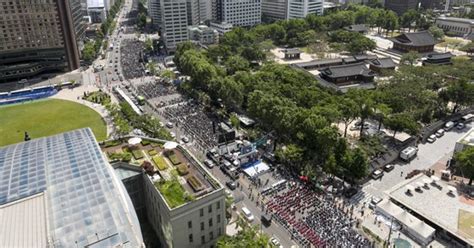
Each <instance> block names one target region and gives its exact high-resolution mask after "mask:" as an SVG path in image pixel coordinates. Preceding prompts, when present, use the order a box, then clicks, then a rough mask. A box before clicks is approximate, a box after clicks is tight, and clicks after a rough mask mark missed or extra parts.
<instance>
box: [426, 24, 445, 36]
mask: <svg viewBox="0 0 474 248" xmlns="http://www.w3.org/2000/svg"><path fill="white" fill-rule="evenodd" d="M428 31H429V32H430V33H431V35H433V37H434V38H435V39H437V40H442V39H443V38H444V31H443V30H442V29H441V28H438V27H437V26H435V25H433V26H431V27H430V28H429V29H428Z"/></svg>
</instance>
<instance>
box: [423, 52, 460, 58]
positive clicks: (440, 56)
mask: <svg viewBox="0 0 474 248" xmlns="http://www.w3.org/2000/svg"><path fill="white" fill-rule="evenodd" d="M453 56H454V55H453V54H452V53H450V52H447V53H433V54H430V55H428V56H427V59H450V58H452V57H453Z"/></svg>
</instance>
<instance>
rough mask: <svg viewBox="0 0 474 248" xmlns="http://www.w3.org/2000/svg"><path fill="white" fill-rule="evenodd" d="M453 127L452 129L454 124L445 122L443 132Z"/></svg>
mask: <svg viewBox="0 0 474 248" xmlns="http://www.w3.org/2000/svg"><path fill="white" fill-rule="evenodd" d="M453 127H454V122H452V121H448V122H446V124H444V130H446V131H449V130H451V129H453Z"/></svg>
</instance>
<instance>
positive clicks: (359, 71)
mask: <svg viewBox="0 0 474 248" xmlns="http://www.w3.org/2000/svg"><path fill="white" fill-rule="evenodd" d="M320 76H321V78H323V79H324V80H327V81H328V82H331V83H334V84H336V85H344V84H353V83H368V82H373V81H374V76H375V73H374V72H373V71H372V70H370V69H369V68H367V67H366V66H365V64H364V63H357V64H346V65H340V66H330V67H328V68H326V69H324V70H322V71H321V73H320Z"/></svg>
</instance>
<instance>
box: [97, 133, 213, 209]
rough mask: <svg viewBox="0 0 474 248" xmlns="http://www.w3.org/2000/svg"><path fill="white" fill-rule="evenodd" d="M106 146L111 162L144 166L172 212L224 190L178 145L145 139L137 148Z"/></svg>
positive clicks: (125, 144) (114, 143) (113, 143)
mask: <svg viewBox="0 0 474 248" xmlns="http://www.w3.org/2000/svg"><path fill="white" fill-rule="evenodd" d="M169 145H171V148H170V147H169ZM102 147H103V148H102V150H103V151H104V152H105V153H106V154H107V157H108V158H109V160H110V161H119V160H122V161H125V162H127V163H128V164H129V165H132V166H135V167H136V168H140V167H142V168H143V170H145V172H146V173H147V174H148V176H149V178H150V180H151V181H152V182H153V184H154V185H155V186H156V189H157V190H158V191H159V192H160V194H161V195H162V196H163V198H164V199H165V200H166V203H167V204H168V207H169V208H170V209H174V208H176V207H180V206H182V205H184V204H186V203H188V202H192V201H194V200H195V199H198V198H200V197H202V196H205V195H207V194H209V193H212V192H214V191H215V190H216V189H219V188H220V185H219V183H218V182H217V180H215V179H214V178H213V177H212V176H211V175H210V174H209V173H208V172H207V171H206V170H205V169H204V167H203V166H202V165H201V164H200V163H199V162H198V160H197V159H196V158H194V157H193V155H192V154H191V153H189V152H188V151H187V150H186V149H184V148H183V147H181V146H179V145H178V144H177V143H175V142H166V141H160V140H148V139H145V138H141V142H140V143H138V144H134V145H130V144H129V143H128V142H120V141H109V142H105V143H104V144H103V145H102ZM126 169H127V170H128V168H126ZM116 173H119V174H121V176H128V175H129V173H130V172H121V171H120V170H119V171H116Z"/></svg>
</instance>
